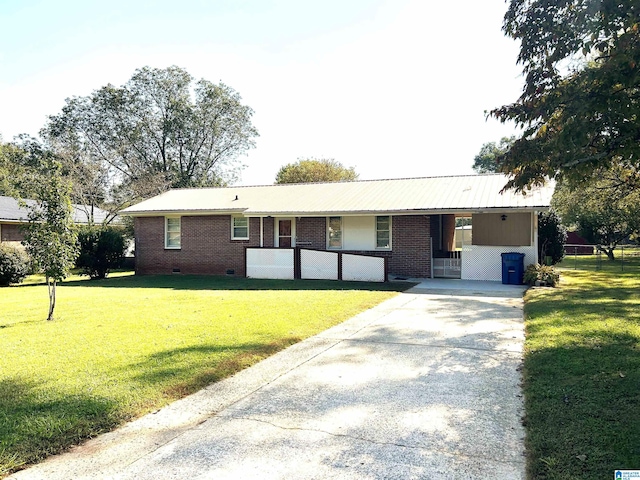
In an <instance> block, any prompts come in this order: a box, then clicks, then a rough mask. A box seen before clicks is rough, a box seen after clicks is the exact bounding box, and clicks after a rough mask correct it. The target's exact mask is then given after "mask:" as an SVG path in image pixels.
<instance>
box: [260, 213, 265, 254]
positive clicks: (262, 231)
mask: <svg viewBox="0 0 640 480" xmlns="http://www.w3.org/2000/svg"><path fill="white" fill-rule="evenodd" d="M262 247H264V217H260V248H262Z"/></svg>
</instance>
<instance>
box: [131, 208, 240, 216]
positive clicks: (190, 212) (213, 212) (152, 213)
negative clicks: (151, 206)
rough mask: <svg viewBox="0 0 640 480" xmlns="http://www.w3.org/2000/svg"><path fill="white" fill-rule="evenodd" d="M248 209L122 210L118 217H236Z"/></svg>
mask: <svg viewBox="0 0 640 480" xmlns="http://www.w3.org/2000/svg"><path fill="white" fill-rule="evenodd" d="M245 210H246V209H244V208H237V209H226V210H139V211H131V212H127V211H125V210H121V211H120V212H118V216H123V217H165V216H182V217H188V216H197V215H234V214H238V213H243V212H244V211H245Z"/></svg>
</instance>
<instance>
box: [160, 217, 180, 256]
mask: <svg viewBox="0 0 640 480" xmlns="http://www.w3.org/2000/svg"><path fill="white" fill-rule="evenodd" d="M169 220H178V230H177V233H178V244H177V245H170V244H169V233H176V232H175V231H173V232H170V231H169ZM164 248H165V249H167V250H180V249H181V248H182V217H164Z"/></svg>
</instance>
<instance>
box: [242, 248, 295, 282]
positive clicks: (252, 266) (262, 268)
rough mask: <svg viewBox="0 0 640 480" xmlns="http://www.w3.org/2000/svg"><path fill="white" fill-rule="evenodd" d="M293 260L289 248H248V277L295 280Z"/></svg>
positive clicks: (291, 251)
mask: <svg viewBox="0 0 640 480" xmlns="http://www.w3.org/2000/svg"><path fill="white" fill-rule="evenodd" d="M293 262H294V259H293V250H292V249H289V248H248V249H247V277H249V278H273V279H281V280H293V278H294V271H293Z"/></svg>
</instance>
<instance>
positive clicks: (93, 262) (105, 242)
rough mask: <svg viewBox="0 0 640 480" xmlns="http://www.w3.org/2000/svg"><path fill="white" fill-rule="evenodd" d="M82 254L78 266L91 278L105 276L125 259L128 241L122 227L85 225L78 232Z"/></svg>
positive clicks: (77, 262)
mask: <svg viewBox="0 0 640 480" xmlns="http://www.w3.org/2000/svg"><path fill="white" fill-rule="evenodd" d="M78 244H79V246H80V255H79V256H78V259H77V260H76V267H78V268H80V269H82V273H83V275H88V276H89V277H90V278H91V279H93V280H95V279H99V278H105V277H106V276H107V275H108V274H109V272H110V271H111V270H113V269H114V268H119V267H120V266H121V265H122V262H123V261H124V253H125V250H126V246H127V242H126V240H125V237H124V232H123V231H122V229H118V228H115V227H83V228H82V229H80V231H79V232H78Z"/></svg>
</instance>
